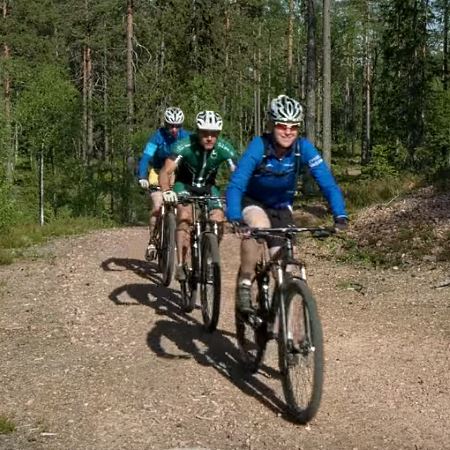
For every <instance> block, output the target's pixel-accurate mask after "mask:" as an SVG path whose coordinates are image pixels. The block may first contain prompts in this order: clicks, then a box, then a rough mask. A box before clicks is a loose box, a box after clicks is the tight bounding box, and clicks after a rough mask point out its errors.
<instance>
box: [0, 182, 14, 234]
mask: <svg viewBox="0 0 450 450" xmlns="http://www.w3.org/2000/svg"><path fill="white" fill-rule="evenodd" d="M17 219H18V212H17V205H16V204H15V202H14V197H13V195H12V191H11V188H10V187H9V186H8V185H7V184H5V183H2V182H0V233H5V232H8V230H10V229H11V228H12V227H13V226H14V225H15V224H16V223H17Z"/></svg>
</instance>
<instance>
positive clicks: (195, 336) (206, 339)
mask: <svg viewBox="0 0 450 450" xmlns="http://www.w3.org/2000/svg"><path fill="white" fill-rule="evenodd" d="M184 319H186V316H185V317H184ZM230 337H233V335H232V334H231V333H228V332H226V331H224V330H220V332H215V333H213V334H210V333H208V332H206V331H205V330H204V329H203V327H202V325H201V324H200V323H199V322H198V321H197V320H195V319H193V318H192V317H189V318H188V320H177V321H173V320H163V319H162V320H159V321H158V322H157V323H156V324H155V326H154V327H153V328H152V330H151V331H150V332H149V333H148V336H147V344H148V346H149V347H150V349H151V350H152V351H153V352H155V354H156V355H158V356H159V357H161V358H167V359H180V358H182V359H186V358H194V359H195V361H196V362H197V363H198V364H201V365H203V366H208V367H213V368H214V369H215V370H217V371H218V372H219V373H220V374H221V375H222V376H223V377H224V378H225V379H227V380H229V381H230V382H231V383H233V384H234V385H235V386H236V387H238V388H239V389H240V390H241V391H242V392H243V393H244V394H246V395H249V396H251V397H254V398H255V399H257V400H258V401H259V402H261V403H262V404H263V405H264V406H265V407H267V408H269V409H271V410H272V411H273V412H275V413H276V414H281V415H282V416H283V417H284V418H285V419H287V420H289V417H288V416H287V415H285V414H284V409H285V405H284V403H283V402H282V401H281V400H280V399H279V398H278V396H277V394H276V393H275V391H274V390H273V389H271V388H270V387H269V386H267V385H266V384H264V383H263V382H262V381H261V380H259V379H258V378H257V377H256V376H254V375H253V374H250V373H248V372H247V371H245V370H244V369H243V368H242V366H241V364H240V362H239V351H238V349H237V347H236V345H235V344H234V342H233V341H232V340H231V339H230ZM163 338H164V339H168V340H169V341H171V342H172V343H174V344H175V345H176V346H177V348H178V349H179V350H180V351H181V352H183V353H184V354H183V355H175V354H172V353H169V352H168V351H166V350H165V348H164V347H163V345H162V340H163ZM261 373H263V374H264V375H265V376H266V377H269V376H270V377H278V376H279V375H278V373H277V372H276V371H275V370H273V369H271V368H269V367H267V366H263V369H262V371H261Z"/></svg>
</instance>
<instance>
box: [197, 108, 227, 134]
mask: <svg viewBox="0 0 450 450" xmlns="http://www.w3.org/2000/svg"><path fill="white" fill-rule="evenodd" d="M195 122H196V123H197V128H198V129H199V130H210V131H221V130H222V127H223V120H222V117H220V114H219V113H216V112H214V111H200V112H199V113H198V114H197V117H196V118H195Z"/></svg>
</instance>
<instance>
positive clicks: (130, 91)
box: [126, 0, 134, 160]
mask: <svg viewBox="0 0 450 450" xmlns="http://www.w3.org/2000/svg"><path fill="white" fill-rule="evenodd" d="M133 37H134V35H133V0H127V100H128V109H127V127H128V145H127V150H126V152H127V153H126V159H127V160H128V158H129V157H130V156H131V136H132V134H133V128H134V127H133V121H134V70H133Z"/></svg>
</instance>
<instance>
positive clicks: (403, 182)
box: [341, 175, 417, 211]
mask: <svg viewBox="0 0 450 450" xmlns="http://www.w3.org/2000/svg"><path fill="white" fill-rule="evenodd" d="M416 183H417V180H416V179H415V178H414V177H413V176H411V175H407V176H406V175H402V176H385V177H384V178H375V179H367V178H364V177H362V178H360V179H359V180H354V179H353V180H351V181H350V182H344V183H341V187H342V189H343V191H344V197H345V199H346V202H347V205H348V207H349V209H350V210H353V211H354V210H358V209H360V208H364V207H366V206H370V205H373V204H376V203H386V202H388V201H390V200H392V199H394V198H395V197H397V196H399V195H402V194H405V193H407V192H409V191H410V190H411V187H412V186H414V185H415V184H416Z"/></svg>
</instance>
